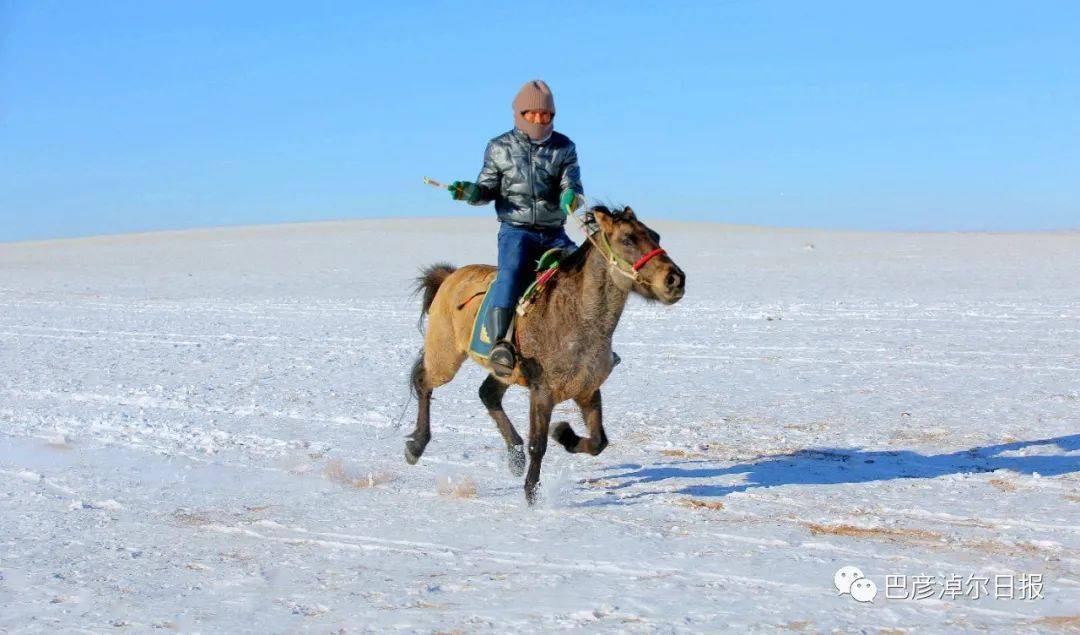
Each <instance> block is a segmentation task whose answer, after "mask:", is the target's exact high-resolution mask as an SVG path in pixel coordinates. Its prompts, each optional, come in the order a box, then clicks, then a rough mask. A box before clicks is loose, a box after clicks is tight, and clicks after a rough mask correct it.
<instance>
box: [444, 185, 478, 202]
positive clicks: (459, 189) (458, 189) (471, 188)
mask: <svg viewBox="0 0 1080 635" xmlns="http://www.w3.org/2000/svg"><path fill="white" fill-rule="evenodd" d="M446 189H448V190H450V198H452V199H454V200H455V201H466V202H468V203H475V202H476V201H479V200H480V186H479V185H477V184H476V183H470V182H469V181H454V182H453V183H451V184H450V185H448V186H447V187H446Z"/></svg>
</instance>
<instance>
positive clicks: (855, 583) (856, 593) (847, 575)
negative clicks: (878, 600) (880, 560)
mask: <svg viewBox="0 0 1080 635" xmlns="http://www.w3.org/2000/svg"><path fill="white" fill-rule="evenodd" d="M833 586H835V587H836V590H837V591H839V592H840V595H845V594H849V595H851V597H852V598H854V600H855V601H856V602H871V603H872V602H873V601H874V598H875V597H877V585H876V584H874V581H873V580H870V579H869V578H867V577H866V576H864V575H863V572H862V571H860V570H859V568H858V567H841V568H840V569H838V570H837V571H836V573H834V574H833Z"/></svg>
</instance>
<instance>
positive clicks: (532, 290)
mask: <svg viewBox="0 0 1080 635" xmlns="http://www.w3.org/2000/svg"><path fill="white" fill-rule="evenodd" d="M568 254H569V252H568V251H567V250H565V249H549V250H547V251H545V252H544V255H542V256H540V260H538V261H537V263H536V280H534V281H533V282H532V284H530V285H529V286H528V288H526V289H525V292H524V293H523V294H521V298H520V299H519V300H518V303H517V308H516V309H515V311H514V313H515V318H514V320H513V321H512V322H511V323H510V329H509V330H508V331H507V332H506V338H507V339H509V340H511V341H513V339H514V327H515V326H516V322H517V318H518V317H521V316H523V315H525V314H526V313H527V312H528V311H529V309H530V308H532V306H533V305H534V304H536V301H537V300H538V299H539V298H540V296H541V295H543V293H544V289H546V288H547V285H548V283H549V282H550V281H551V279H552V278H554V277H555V275H556V274H557V273H558V271H559V264H560V263H561V262H562V260H563V259H565V258H566V256H567V255H568ZM492 284H495V281H494V280H492V281H491V283H490V284H488V288H487V289H485V290H484V300H483V301H482V302H481V304H480V310H479V311H477V312H476V319H475V320H473V327H472V337H471V338H470V339H469V351H470V352H472V353H474V354H475V355H477V356H478V357H482V358H484V359H488V358H489V357H490V356H491V347H492V346H495V341H494V340H493V339H492V336H491V334H490V333H488V329H487V323H488V313H489V312H490V311H491V302H490V300H491V294H490V293H488V291H491V285H492Z"/></svg>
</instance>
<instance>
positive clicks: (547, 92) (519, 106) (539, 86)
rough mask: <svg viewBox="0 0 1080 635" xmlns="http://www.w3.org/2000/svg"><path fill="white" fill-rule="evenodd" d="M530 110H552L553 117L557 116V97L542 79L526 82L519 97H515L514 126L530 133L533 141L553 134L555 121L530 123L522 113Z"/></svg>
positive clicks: (541, 139)
mask: <svg viewBox="0 0 1080 635" xmlns="http://www.w3.org/2000/svg"><path fill="white" fill-rule="evenodd" d="M528 110H543V111H545V112H550V113H551V116H552V119H553V120H554V117H555V97H554V96H553V95H552V94H551V89H550V88H548V85H547V84H546V83H545V82H544V80H542V79H534V80H532V81H531V82H526V83H525V85H524V86H522V87H521V90H519V91H518V94H517V97H514V126H515V127H516V128H517V129H518V130H521V131H522V132H524V133H525V134H527V135H529V138H530V139H532V140H533V141H544V140H546V139H547V138H548V137H550V136H551V132H552V131H553V130H554V129H555V125H554V124H553V123H549V124H539V123H529V122H528V121H526V120H525V117H522V116H521V114H522V113H523V112H526V111H528Z"/></svg>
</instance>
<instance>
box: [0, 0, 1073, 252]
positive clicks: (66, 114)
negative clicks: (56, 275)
mask: <svg viewBox="0 0 1080 635" xmlns="http://www.w3.org/2000/svg"><path fill="white" fill-rule="evenodd" d="M545 6H546V5H545V4H543V3H541V4H537V3H500V4H485V3H413V2H404V3H346V2H335V3H320V2H304V3H299V2H292V3H275V2H228V3H221V2H199V1H185V2H142V1H138V2H105V1H103V2H50V1H47V0H41V1H36V2H11V1H8V2H5V1H4V0H0V36H2V40H0V241H11V240H25V239H36V238H46V237H58V236H77V235H88V234H101V233H117V232H128V231H144V230H153V229H164V228H178V227H192V226H205V225H224V224H252V223H268V222H281V221H304V220H318V219H336V218H365V217H394V216H441V215H460V214H470V215H485V214H493V213H494V212H493V211H492V210H491V209H490V208H481V209H476V208H469V207H467V206H464V205H461V204H455V203H453V202H451V201H449V200H447V199H446V198H445V196H444V195H443V194H441V193H439V192H436V191H434V190H431V189H430V188H427V187H424V186H423V185H422V184H421V178H422V177H423V176H425V175H427V176H431V177H433V178H438V179H445V180H451V179H455V178H460V179H472V178H474V177H475V176H476V173H477V172H478V170H479V168H480V161H481V158H482V154H483V149H484V145H485V143H486V141H487V140H488V139H489V138H491V137H493V136H495V135H496V134H498V133H500V132H502V131H505V130H507V129H509V128H510V126H511V125H512V120H511V113H510V106H509V104H510V101H511V99H512V98H513V95H514V93H515V92H516V91H517V89H518V87H519V86H520V85H521V84H522V83H523V82H524V81H526V80H528V79H531V78H533V77H542V78H544V79H546V80H547V81H548V82H549V84H551V86H552V88H553V89H554V91H555V97H556V104H557V107H558V111H559V112H558V116H557V118H556V127H557V129H559V130H561V131H563V132H565V133H566V134H568V135H570V136H571V138H573V139H574V140H575V141H576V142H577V144H578V148H579V154H580V157H581V162H582V173H583V179H584V183H585V187H586V190H587V191H588V193H589V194H590V195H592V196H596V197H601V198H604V199H609V200H613V201H618V202H626V203H631V204H633V205H634V207H635V208H636V209H637V210H638V211H639V212H640V213H641V214H642V215H644V216H646V217H649V218H657V217H670V218H687V219H708V220H715V221H720V222H729V223H751V224H762V225H781V226H818V227H850V228H869V229H915V230H930V229H945V230H956V229H965V230H967V229H971V230H1004V229H1045V228H1080V3H1077V2H992V1H991V2H964V1H950V2H940V1H936V2H919V1H916V2H903V3H878V2H865V1H860V2H828V1H826V2H813V3H809V2H780V1H768V0H761V1H754V0H735V1H729V2H708V3H682V2H674V3H669V2H663V3H624V2H611V3H607V2H589V3H579V5H578V6H575V7H568V6H563V5H561V4H560V5H558V6H556V5H555V4H550V5H549V6H550V8H545Z"/></svg>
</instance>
